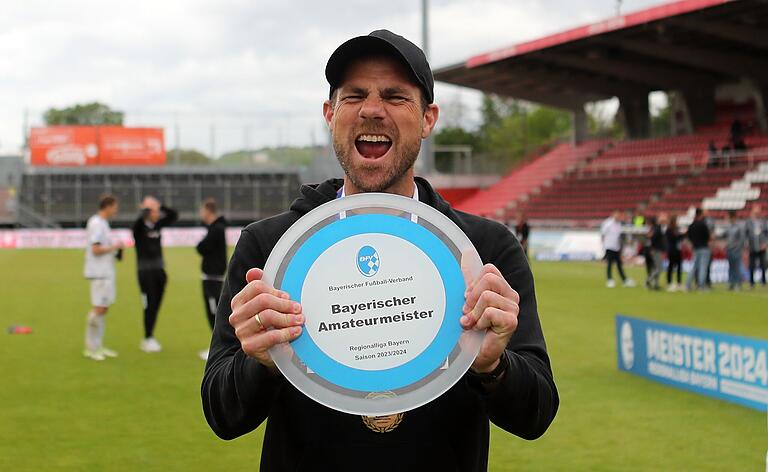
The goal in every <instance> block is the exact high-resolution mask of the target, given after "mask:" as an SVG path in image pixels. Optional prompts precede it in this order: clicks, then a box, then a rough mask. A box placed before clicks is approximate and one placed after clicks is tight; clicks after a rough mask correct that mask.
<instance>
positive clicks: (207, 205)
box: [196, 198, 227, 360]
mask: <svg viewBox="0 0 768 472" xmlns="http://www.w3.org/2000/svg"><path fill="white" fill-rule="evenodd" d="M200 220H202V222H203V224H204V225H205V227H206V229H207V230H208V232H207V233H206V234H205V237H204V238H203V239H201V240H200V242H199V243H197V247H196V249H197V253H198V254H200V255H201V256H203V261H202V267H201V269H202V272H203V305H204V306H205V312H206V314H207V315H208V324H210V325H211V329H213V325H214V322H215V320H216V307H217V306H218V304H219V296H220V295H221V287H222V286H223V285H224V273H225V272H226V271H227V238H226V231H227V220H226V219H224V217H223V216H219V212H218V206H217V205H216V200H214V199H213V198H208V199H206V200H205V201H204V202H203V204H202V205H201V206H200ZM200 358H202V359H203V360H206V359H208V350H207V349H206V350H204V351H201V352H200Z"/></svg>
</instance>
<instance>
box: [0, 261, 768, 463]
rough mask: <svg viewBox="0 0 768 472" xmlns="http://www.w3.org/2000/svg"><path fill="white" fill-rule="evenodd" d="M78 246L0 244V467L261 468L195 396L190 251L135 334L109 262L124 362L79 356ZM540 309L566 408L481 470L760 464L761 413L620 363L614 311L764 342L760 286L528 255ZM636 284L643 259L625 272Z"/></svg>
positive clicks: (116, 342)
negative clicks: (610, 280) (688, 285)
mask: <svg viewBox="0 0 768 472" xmlns="http://www.w3.org/2000/svg"><path fill="white" fill-rule="evenodd" d="M82 259H83V254H82V251H79V250H0V321H1V322H2V323H0V327H1V328H3V330H4V329H5V327H7V326H9V325H12V324H25V325H29V326H31V327H32V328H33V329H34V333H33V334H31V335H14V336H11V335H7V334H5V333H4V332H3V333H2V334H0V336H2V338H1V339H2V341H0V366H2V369H0V375H2V381H0V382H2V388H0V405H1V406H0V470H3V471H40V470H45V471H49V470H54V471H55V470H84V471H91V470H93V471H101V470H125V471H135V470H142V471H154V470H157V471H166V470H201V471H211V470H226V469H229V470H256V469H257V468H258V463H259V454H260V447H261V435H262V432H263V427H262V428H260V429H259V430H257V431H255V432H254V433H252V434H249V435H247V436H245V437H242V438H240V439H237V440H235V441H231V442H225V441H221V440H219V439H218V438H216V437H215V436H214V435H213V433H212V432H211V431H210V430H209V428H208V426H207V425H206V423H205V420H204V418H203V414H202V410H201V406H200V394H199V386H200V379H201V375H202V371H203V362H202V361H201V360H200V359H198V358H197V352H198V350H200V349H203V348H205V347H206V346H207V343H208V340H209V336H210V335H209V332H208V326H207V323H206V321H205V318H204V315H203V306H202V299H201V298H202V297H201V295H200V279H199V275H198V274H199V270H198V264H199V259H198V257H197V255H196V254H195V253H194V251H193V250H192V249H187V248H184V249H168V250H167V251H166V259H167V263H168V268H167V271H168V274H169V285H168V290H167V293H166V298H165V302H164V305H163V307H162V309H161V313H160V318H159V322H158V327H157V332H156V336H157V338H158V339H159V340H160V342H161V343H162V344H163V348H164V350H163V352H161V353H159V354H154V355H150V354H145V353H143V352H141V351H139V349H138V345H139V340H140V338H141V335H142V329H141V311H140V303H139V292H138V287H137V282H136V277H135V274H134V267H135V266H134V254H133V252H132V251H127V253H126V257H125V260H124V261H123V262H122V263H121V264H120V265H119V273H118V298H117V303H116V304H115V305H114V306H113V308H112V309H111V311H110V314H109V317H108V320H107V334H106V344H107V345H108V346H109V347H111V348H113V349H116V350H117V351H119V353H120V357H119V358H118V359H114V360H107V361H104V362H101V363H96V362H93V361H89V360H86V359H84V358H83V357H81V351H82V344H83V332H84V319H85V314H86V311H87V309H88V287H87V284H86V281H85V280H84V279H83V278H82V275H81V274H82ZM534 273H535V276H536V283H537V296H538V299H539V313H540V315H541V319H542V323H543V325H544V331H545V334H546V337H547V342H548V345H549V350H550V356H551V358H552V363H553V367H554V372H555V377H556V380H557V384H558V387H559V390H560V396H561V407H560V412H559V413H558V415H557V418H556V420H555V422H554V424H553V425H552V426H551V428H550V429H549V431H548V432H547V434H546V435H545V436H544V437H543V438H542V439H540V440H538V441H535V442H527V441H523V440H520V439H517V438H514V437H512V436H511V435H509V434H506V433H504V432H503V431H500V430H496V429H494V431H493V436H492V440H491V452H490V467H489V469H490V470H493V471H506V470H510V471H512V470H514V471H520V470H533V471H539V470H540V471H559V470H568V471H574V470H577V471H581V470H584V471H646V470H647V471H661V470H696V471H722V470H733V471H737V470H738V471H741V470H744V471H746V470H763V469H764V467H765V464H764V462H765V454H766V449H768V436H767V435H766V415H765V413H760V412H758V411H754V410H750V409H747V408H743V407H740V406H736V405H731V404H728V403H724V402H720V401H717V400H713V399H709V398H705V397H701V396H698V395H695V394H692V393H688V392H685V391H680V390H676V389H672V388H669V387H666V386H663V385H660V384H656V383H654V382H651V381H649V380H646V379H643V378H638V377H633V376H630V375H628V374H625V373H621V372H619V371H618V370H617V367H616V355H615V341H614V315H615V314H616V313H618V312H621V313H625V314H628V315H633V316H638V317H645V318H650V319H654V320H659V321H665V322H669V323H675V324H682V325H687V326H693V327H699V328H704V329H711V330H718V331H724V332H728V333H734V334H742V335H749V336H753V337H758V338H768V291H766V290H764V289H758V290H756V291H752V292H751V291H745V292H741V293H735V294H733V293H728V292H726V291H724V290H723V289H722V288H721V287H720V288H718V289H717V290H716V291H715V292H714V293H710V294H684V293H664V292H662V293H649V292H647V291H646V290H644V289H642V288H634V289H624V288H615V289H612V290H609V289H606V288H605V287H604V275H603V274H604V269H603V267H602V265H599V264H598V263H536V264H535V265H534ZM630 273H631V275H632V276H634V278H635V279H636V280H641V279H642V272H641V270H640V269H635V268H633V269H630Z"/></svg>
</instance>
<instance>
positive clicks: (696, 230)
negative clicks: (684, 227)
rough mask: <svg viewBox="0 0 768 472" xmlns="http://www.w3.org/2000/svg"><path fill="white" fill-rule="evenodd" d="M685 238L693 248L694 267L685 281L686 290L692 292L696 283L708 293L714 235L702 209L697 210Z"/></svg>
mask: <svg viewBox="0 0 768 472" xmlns="http://www.w3.org/2000/svg"><path fill="white" fill-rule="evenodd" d="M685 236H686V238H688V240H689V241H690V242H691V245H692V246H693V266H692V267H691V272H689V273H688V278H687V279H686V281H685V289H686V291H689V292H690V291H691V289H692V287H693V282H694V281H696V287H697V288H698V289H699V290H702V291H707V290H709V288H708V287H707V270H708V267H709V262H710V260H711V259H712V251H711V250H710V248H709V242H710V240H711V239H712V233H710V231H709V226H708V225H707V222H706V220H705V215H704V211H703V210H702V209H701V208H696V215H695V217H694V220H693V223H691V225H690V226H688V232H687V233H686V235H685Z"/></svg>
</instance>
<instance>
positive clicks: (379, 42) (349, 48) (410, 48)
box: [325, 30, 435, 103]
mask: <svg viewBox="0 0 768 472" xmlns="http://www.w3.org/2000/svg"><path fill="white" fill-rule="evenodd" d="M381 53H386V54H389V55H393V56H394V57H397V58H399V59H401V60H402V61H403V62H404V63H405V64H406V65H408V69H409V70H410V72H411V76H412V78H413V79H414V81H415V83H416V85H418V86H419V87H420V88H421V91H422V92H423V93H424V98H426V100H427V103H432V102H433V101H434V99H435V92H434V87H435V79H434V78H433V77H432V69H431V68H430V67H429V63H428V62H427V57H426V56H425V55H424V51H422V50H421V48H420V47H418V46H416V45H415V44H413V43H412V42H410V41H408V40H407V39H405V38H404V37H402V36H400V35H397V34H395V33H393V32H391V31H388V30H376V31H374V32H372V33H371V34H369V35H368V36H358V37H356V38H352V39H350V40H349V41H347V42H345V43H344V44H342V45H341V46H339V47H338V48H336V50H335V51H334V52H333V54H331V57H330V59H328V64H326V66H325V78H326V79H328V83H329V84H330V85H331V91H330V95H331V96H332V95H333V91H334V90H336V89H337V88H338V86H339V85H340V84H341V81H342V80H343V79H344V72H345V71H346V69H347V66H348V65H349V63H350V62H352V61H353V60H355V59H359V58H362V57H366V56H372V55H376V54H381Z"/></svg>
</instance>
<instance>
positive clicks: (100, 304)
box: [83, 195, 123, 361]
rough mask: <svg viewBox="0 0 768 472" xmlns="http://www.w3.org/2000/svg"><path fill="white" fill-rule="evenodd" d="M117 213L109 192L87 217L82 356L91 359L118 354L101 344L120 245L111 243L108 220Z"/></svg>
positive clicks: (110, 302) (113, 300)
mask: <svg viewBox="0 0 768 472" xmlns="http://www.w3.org/2000/svg"><path fill="white" fill-rule="evenodd" d="M116 214H117V199H116V198H115V197H113V196H112V195H102V196H101V197H100V198H99V211H98V212H97V213H96V214H95V215H93V216H91V217H90V218H88V223H87V225H86V229H85V230H86V233H87V237H88V245H87V246H86V249H85V270H84V273H85V278H87V279H88V280H89V281H90V282H91V311H89V312H88V318H87V322H86V326H85V351H83V355H84V356H85V357H87V358H89V359H93V360H94V361H103V360H104V359H105V358H107V357H117V353H116V352H115V351H113V350H111V349H107V348H106V347H104V343H103V340H104V317H105V316H106V315H107V310H109V306H110V305H112V304H113V303H114V302H115V256H116V255H117V254H119V253H121V251H122V249H123V244H122V243H121V242H119V241H117V242H112V236H111V234H110V231H111V229H110V227H109V220H110V219H111V218H113V217H114V216H115V215H116Z"/></svg>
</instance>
